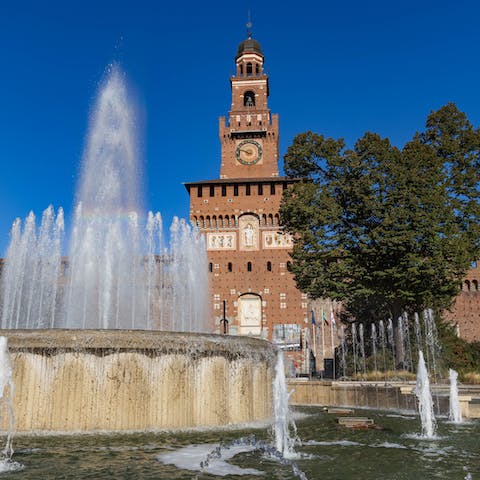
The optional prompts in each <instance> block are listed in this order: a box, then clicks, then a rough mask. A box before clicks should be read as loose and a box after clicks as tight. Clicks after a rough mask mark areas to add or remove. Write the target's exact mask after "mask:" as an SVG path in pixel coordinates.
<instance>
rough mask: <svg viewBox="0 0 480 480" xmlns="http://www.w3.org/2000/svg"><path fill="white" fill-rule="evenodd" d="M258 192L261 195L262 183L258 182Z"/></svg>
mask: <svg viewBox="0 0 480 480" xmlns="http://www.w3.org/2000/svg"><path fill="white" fill-rule="evenodd" d="M258 194H259V195H263V184H262V183H259V184H258Z"/></svg>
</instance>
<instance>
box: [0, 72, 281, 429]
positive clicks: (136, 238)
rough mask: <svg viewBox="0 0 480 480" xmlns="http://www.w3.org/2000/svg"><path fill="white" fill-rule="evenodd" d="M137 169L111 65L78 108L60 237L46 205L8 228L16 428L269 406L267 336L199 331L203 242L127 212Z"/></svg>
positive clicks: (8, 322)
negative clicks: (69, 206) (74, 162)
mask: <svg viewBox="0 0 480 480" xmlns="http://www.w3.org/2000/svg"><path fill="white" fill-rule="evenodd" d="M138 170H139V162H138V155H137V151H136V139H135V112H134V109H133V107H132V102H130V100H129V96H128V90H127V87H126V83H125V81H124V78H123V74H122V73H121V71H120V69H119V68H118V67H116V66H114V67H112V68H111V69H110V71H109V73H108V76H107V78H106V81H105V83H104V85H103V86H102V88H101V89H100V92H99V95H98V99H97V101H96V104H95V107H94V110H93V113H92V116H91V124H90V128H89V135H88V141H87V144H86V147H85V152H84V156H83V166H82V174H81V178H80V184H79V188H78V193H77V198H76V208H75V214H74V220H73V228H72V230H71V232H70V234H69V235H66V234H65V221H64V214H63V210H62V209H61V208H60V209H58V210H57V211H56V212H55V210H54V209H53V207H48V208H47V209H46V210H45V212H44V213H43V216H42V220H41V224H40V227H39V228H37V226H36V219H35V216H34V214H33V213H30V215H29V216H28V217H27V218H26V220H25V221H24V222H23V224H22V222H21V221H20V220H16V221H15V223H14V225H13V227H12V233H11V242H10V245H9V248H8V252H7V256H6V261H5V265H4V269H3V273H2V286H1V296H2V298H1V302H2V317H1V327H2V329H3V330H1V333H0V334H1V335H4V336H5V337H8V341H9V346H10V353H11V357H12V362H13V364H14V367H15V368H14V383H15V385H16V393H15V398H14V410H15V414H16V419H17V422H16V428H17V430H18V431H21V432H32V431H42V432H46V431H47V432H52V431H61V432H72V431H84V432H86V431H103V430H107V431H118V430H145V429H160V428H187V427H196V426H212V425H216V426H219V425H225V424H236V423H242V422H249V421H255V420H265V419H268V418H269V417H270V416H271V413H272V379H273V372H274V364H275V357H276V354H275V351H274V348H273V346H272V345H271V344H269V343H268V342H265V341H262V340H258V339H253V338H234V337H221V336H215V335H211V334H209V332H211V331H212V325H211V322H210V319H209V314H208V304H209V297H210V295H209V290H208V268H207V261H206V248H205V244H204V240H203V238H201V237H200V236H199V234H198V232H197V231H195V230H192V229H191V228H190V226H189V225H187V223H186V222H185V221H184V220H178V219H174V221H173V223H172V226H171V227H170V241H169V242H168V244H167V243H166V242H165V240H164V234H163V226H162V219H161V215H160V214H159V213H153V212H150V213H148V214H147V215H146V216H145V217H146V218H143V215H142V214H141V213H140V206H141V195H140V192H139V187H138V183H139V181H138V178H139V172H138ZM64 237H69V239H70V241H69V245H68V248H67V252H68V255H67V257H62V249H63V247H62V244H63V241H64ZM172 331H176V332H182V333H173V332H172ZM39 412H41V413H39ZM4 426H6V425H5V422H4Z"/></svg>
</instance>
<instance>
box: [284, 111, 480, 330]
mask: <svg viewBox="0 0 480 480" xmlns="http://www.w3.org/2000/svg"><path fill="white" fill-rule="evenodd" d="M479 152H480V132H479V131H478V130H475V129H474V128H473V127H472V126H471V124H470V123H469V122H468V120H467V118H466V116H465V115H464V114H463V113H461V112H459V111H458V109H457V108H456V107H455V105H453V104H448V105H446V106H445V107H442V108H441V109H440V110H438V111H437V112H433V113H431V114H430V115H429V117H428V119H427V123H426V129H425V131H424V132H422V133H419V134H415V136H414V137H413V139H412V140H411V141H410V142H408V143H407V144H406V145H405V146H404V148H403V149H401V150H400V149H398V148H396V147H394V146H392V145H391V144H390V142H389V140H388V139H384V138H381V137H380V136H379V135H377V134H373V133H366V134H365V135H364V136H363V137H362V138H360V139H359V140H358V141H357V142H356V144H355V146H354V148H353V149H352V150H349V149H346V147H345V144H344V141H343V140H342V139H340V140H334V139H330V138H325V137H323V136H322V135H318V134H315V133H312V132H307V133H303V134H300V135H298V136H297V137H295V139H294V141H293V144H292V145H291V146H290V147H289V149H288V151H287V154H286V155H285V172H286V174H287V175H288V176H290V177H295V178H298V179H299V182H298V183H296V184H295V186H294V187H293V188H292V189H289V190H287V191H286V192H285V193H284V198H283V201H282V206H281V212H280V213H281V220H282V222H283V224H284V226H285V228H286V230H287V231H288V232H290V233H292V234H293V237H294V247H293V251H292V254H291V255H292V259H293V262H292V267H291V268H292V272H293V274H294V276H295V280H296V282H297V285H298V287H299V288H300V289H301V290H302V291H304V292H308V293H309V294H310V296H311V297H313V298H319V297H329V298H332V299H335V300H339V301H342V302H343V304H344V306H345V310H346V314H347V315H350V316H351V317H352V318H355V319H357V320H359V321H364V322H369V321H375V320H378V319H385V318H386V317H392V318H393V319H394V321H395V320H396V319H397V318H398V316H399V315H400V314H401V312H403V311H414V310H421V309H423V308H426V307H435V308H440V309H443V308H446V307H448V306H450V304H451V302H452V300H453V298H454V297H455V296H456V295H457V293H458V285H459V282H460V280H461V277H462V275H464V274H465V272H466V271H467V270H468V268H469V266H470V263H471V261H472V260H474V259H476V258H478V254H479V246H480V245H479V238H480V237H479V235H478V234H479V217H480V210H479V182H480V178H479V175H480V164H479V161H480V153H479Z"/></svg>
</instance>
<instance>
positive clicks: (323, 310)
mask: <svg viewBox="0 0 480 480" xmlns="http://www.w3.org/2000/svg"><path fill="white" fill-rule="evenodd" d="M322 363H323V365H322V370H323V374H324V376H325V309H324V307H322Z"/></svg>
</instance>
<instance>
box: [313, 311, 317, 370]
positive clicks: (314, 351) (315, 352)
mask: <svg viewBox="0 0 480 480" xmlns="http://www.w3.org/2000/svg"><path fill="white" fill-rule="evenodd" d="M314 318H315V317H314V314H313V308H312V320H313V321H312V327H313V354H314V356H315V372H314V373H315V374H316V373H317V342H316V338H315V337H316V336H317V332H316V327H317V324H316V323H315V321H314Z"/></svg>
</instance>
